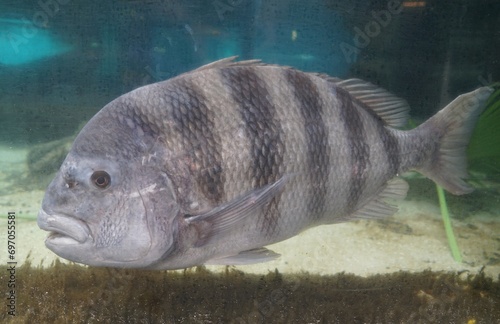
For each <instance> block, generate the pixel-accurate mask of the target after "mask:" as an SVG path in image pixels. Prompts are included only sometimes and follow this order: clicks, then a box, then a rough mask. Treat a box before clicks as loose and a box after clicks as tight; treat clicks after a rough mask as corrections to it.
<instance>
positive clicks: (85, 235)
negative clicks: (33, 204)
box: [37, 208, 92, 248]
mask: <svg viewBox="0 0 500 324" xmlns="http://www.w3.org/2000/svg"><path fill="white" fill-rule="evenodd" d="M37 223H38V227H40V229H42V230H44V231H48V232H50V233H49V236H48V237H47V239H46V240H45V245H47V247H49V248H50V247H51V246H59V245H74V244H83V243H85V242H86V241H87V240H89V239H91V238H92V237H91V235H90V230H89V227H88V226H87V225H86V224H85V223H84V222H82V221H80V220H77V219H75V218H72V217H71V216H67V215H57V214H52V213H51V214H49V213H47V212H46V211H45V210H44V209H43V208H42V209H40V211H39V212H38V218H37Z"/></svg>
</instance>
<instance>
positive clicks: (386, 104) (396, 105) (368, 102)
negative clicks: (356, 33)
mask: <svg viewBox="0 0 500 324" xmlns="http://www.w3.org/2000/svg"><path fill="white" fill-rule="evenodd" d="M321 77H323V78H326V79H327V80H328V81H330V82H333V83H335V84H336V85H337V86H339V87H341V88H342V89H344V90H346V91H347V92H349V94H350V95H351V96H353V97H354V98H356V99H357V100H359V101H360V102H361V103H362V104H363V105H365V106H366V107H368V108H370V109H372V110H373V111H374V112H375V113H376V114H377V115H378V116H379V117H380V118H382V120H384V121H385V122H386V123H387V125H388V126H391V127H402V126H405V125H406V123H407V122H408V118H409V116H410V114H409V112H410V106H409V105H408V103H407V102H406V100H404V99H401V98H398V97H396V96H395V95H393V94H392V93H390V92H389V91H387V90H385V89H382V88H380V87H377V86H376V85H374V84H372V83H370V82H367V81H363V80H360V79H347V80H341V79H338V78H332V77H328V76H325V75H321Z"/></svg>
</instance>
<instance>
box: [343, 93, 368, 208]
mask: <svg viewBox="0 0 500 324" xmlns="http://www.w3.org/2000/svg"><path fill="white" fill-rule="evenodd" d="M335 90H336V93H337V96H338V99H339V103H340V105H341V107H340V118H341V122H342V124H343V125H344V127H345V131H346V137H347V145H348V147H349V151H350V157H351V173H350V182H349V196H348V200H347V211H346V212H347V214H350V213H352V212H353V211H354V210H355V208H356V206H357V204H358V202H359V199H360V197H361V195H362V193H363V190H364V189H365V184H366V180H367V177H368V174H367V168H368V167H369V165H368V164H369V159H370V148H369V147H368V143H367V140H366V132H365V128H364V126H363V121H362V120H361V116H360V112H359V111H358V109H357V108H356V107H355V106H354V104H353V98H352V97H351V96H350V95H349V93H348V92H347V91H345V90H344V89H341V88H338V87H335Z"/></svg>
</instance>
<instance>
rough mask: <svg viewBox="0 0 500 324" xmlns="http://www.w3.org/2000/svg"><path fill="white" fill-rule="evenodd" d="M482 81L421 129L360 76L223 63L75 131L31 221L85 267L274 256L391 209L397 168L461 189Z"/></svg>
mask: <svg viewBox="0 0 500 324" xmlns="http://www.w3.org/2000/svg"><path fill="white" fill-rule="evenodd" d="M491 92H492V89H491V88H488V87H483V88H480V89H477V90H476V91H473V92H470V93H467V94H464V95H462V96H459V97H458V98H457V99H455V100H454V101H453V102H451V103H450V104H449V105H448V106H446V107H445V108H443V109H442V110H441V111H440V112H439V113H437V114H436V115H435V116H433V117H431V118H430V119H429V120H428V121H426V122H425V123H423V124H422V125H421V126H419V127H418V128H416V129H414V130H410V131H401V130H398V129H397V127H400V126H402V125H404V124H405V122H406V121H407V118H408V109H409V108H408V106H407V103H406V102H405V101H404V100H401V99H399V98H397V97H395V96H393V95H392V94H390V93H388V92H387V91H385V90H383V89H380V88H378V87H376V86H374V85H372V84H370V83H367V82H364V81H361V80H357V79H349V80H340V79H337V78H331V77H329V76H326V75H320V74H314V73H305V72H301V71H298V70H295V69H293V68H290V67H282V66H277V65H266V64H263V63H261V62H259V61H256V60H252V61H242V62H235V61H234V58H228V59H224V60H220V61H217V62H214V63H211V64H208V65H205V66H203V67H201V68H199V69H196V70H194V71H191V72H188V73H185V74H182V75H179V76H177V77H175V78H173V79H170V80H166V81H163V82H159V83H155V84H151V85H148V86H144V87H141V88H138V89H136V90H134V91H131V92H130V93H127V94H125V95H123V96H121V97H119V98H117V99H115V100H114V101H112V102H111V103H109V104H108V105H106V106H105V107H104V108H103V109H102V110H101V111H100V112H99V113H98V114H96V116H94V117H93V118H92V119H91V120H90V121H89V122H88V123H87V125H86V126H85V127H84V128H83V129H82V130H81V132H80V134H79V135H78V136H77V138H76V139H75V142H74V144H73V146H72V148H71V150H70V152H69V154H68V156H67V157H66V159H65V161H64V162H63V164H62V166H61V169H60V172H59V173H58V174H57V175H56V178H55V179H54V180H53V181H52V183H51V184H50V185H49V187H48V188H47V191H46V194H45V197H44V200H43V203H42V208H41V210H40V212H39V216H38V224H39V226H40V228H41V229H44V230H47V231H49V232H51V234H50V235H49V237H48V238H47V240H46V246H47V247H48V248H49V249H51V250H52V251H54V252H55V253H57V254H58V255H60V256H62V257H64V258H67V259H69V260H72V261H75V262H81V263H85V264H89V265H94V266H113V267H130V268H149V269H178V268H184V267H189V266H194V265H199V264H248V263H255V262H264V261H269V260H272V259H275V258H276V257H278V255H277V254H275V253H274V252H272V251H269V250H267V249H265V248H264V246H266V245H268V244H271V243H275V242H279V241H282V240H284V239H287V238H289V237H292V236H294V235H297V234H298V233H300V232H301V231H304V230H305V229H307V228H310V227H313V226H318V225H323V224H333V223H338V222H343V221H349V220H353V219H373V218H380V217H386V216H388V215H392V214H393V213H395V212H396V210H397V209H396V208H395V207H394V206H392V205H390V204H388V202H387V200H388V199H390V200H394V199H403V198H404V197H405V195H406V191H407V189H408V185H407V184H406V182H404V181H403V180H401V179H400V178H398V175H399V174H401V173H403V172H405V171H408V170H417V171H419V172H421V173H423V174H424V175H426V176H428V177H430V178H431V179H433V180H434V181H436V182H437V183H438V184H440V185H442V186H444V187H445V189H447V190H448V191H450V192H452V193H454V194H464V193H468V192H470V191H471V190H472V189H471V188H470V186H469V185H468V184H467V183H466V182H465V181H464V180H463V179H464V178H465V177H466V176H467V174H466V159H465V148H466V145H467V142H468V140H469V138H470V135H471V132H472V129H473V126H474V123H475V121H476V120H477V117H478V115H479V113H480V112H481V111H482V109H483V106H484V102H485V101H486V99H487V98H488V96H489V95H490V94H491Z"/></svg>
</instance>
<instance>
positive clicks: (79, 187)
mask: <svg viewBox="0 0 500 324" xmlns="http://www.w3.org/2000/svg"><path fill="white" fill-rule="evenodd" d="M108 122H109V123H108V124H107V127H108V128H106V129H107V131H106V132H107V133H108V134H105V136H103V134H102V132H101V133H100V132H99V129H98V128H99V127H94V128H93V127H85V128H84V129H83V130H82V132H81V133H80V134H79V136H78V137H77V138H76V140H75V142H74V144H73V146H72V149H71V151H70V152H69V154H68V156H67V157H66V159H65V160H64V162H63V164H62V166H61V168H60V170H59V172H58V173H57V175H56V177H55V178H54V179H53V181H52V182H51V183H50V184H49V186H48V188H47V190H46V193H45V196H44V199H43V202H42V208H41V210H40V212H39V214H38V226H39V227H40V228H41V229H43V230H46V231H49V232H50V234H49V235H48V237H47V239H46V241H45V245H46V246H47V248H49V249H50V250H52V251H53V252H54V253H56V254H57V255H59V256H61V257H63V258H65V259H68V260H70V261H74V262H78V263H83V264H87V265H92V266H108V267H125V268H143V267H147V266H148V265H150V264H152V263H154V262H155V261H157V260H159V259H161V258H162V257H163V256H164V255H167V254H168V253H169V251H171V250H172V248H173V246H174V244H173V243H174V236H175V235H176V232H177V229H176V222H175V219H176V216H177V214H178V207H177V203H176V198H175V193H174V191H173V189H172V184H171V182H170V180H169V178H168V176H167V175H166V174H165V173H164V172H162V171H161V168H159V167H158V165H157V163H155V162H157V160H156V159H155V158H154V154H151V152H149V153H148V154H150V156H148V154H145V153H144V150H143V149H141V146H143V144H144V143H138V141H143V140H139V139H138V138H139V137H136V136H135V135H134V132H133V131H130V130H127V131H123V130H122V129H121V128H118V127H116V129H114V130H113V127H112V121H111V120H109V121H108ZM101 130H102V128H101ZM135 142H137V143H135ZM136 144H137V145H136ZM152 156H153V157H152Z"/></svg>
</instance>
